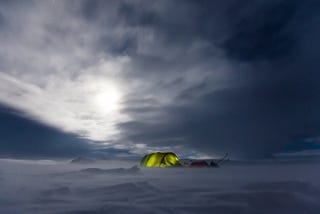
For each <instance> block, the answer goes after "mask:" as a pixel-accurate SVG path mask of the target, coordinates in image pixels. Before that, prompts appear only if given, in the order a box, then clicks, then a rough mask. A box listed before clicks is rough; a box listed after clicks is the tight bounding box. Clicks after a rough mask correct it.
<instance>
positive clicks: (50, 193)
mask: <svg viewBox="0 0 320 214" xmlns="http://www.w3.org/2000/svg"><path fill="white" fill-rule="evenodd" d="M135 164H137V162H134V161H98V162H95V163H92V164H72V163H69V162H68V161H30V160H29V161H17V160H0V190H1V194H0V213H57V214H58V213H59V214H60V213H61V214H62V213H112V214H115V213H122V214H123V213H156V214H160V213H263V214H264V213H266V214H267V213H268V214H269V213H273V214H274V213H282V214H284V213H290V214H292V213H293V214H294V213H308V214H309V213H314V214H316V213H320V203H319V201H320V181H319V178H320V171H319V169H320V168H319V166H320V165H319V163H316V162H313V163H312V162H309V163H290V162H289V163H274V162H261V163H254V164H253V163H228V164H226V165H224V166H222V167H221V168H202V169H194V168H175V169H140V168H137V167H135V166H134V165H135Z"/></svg>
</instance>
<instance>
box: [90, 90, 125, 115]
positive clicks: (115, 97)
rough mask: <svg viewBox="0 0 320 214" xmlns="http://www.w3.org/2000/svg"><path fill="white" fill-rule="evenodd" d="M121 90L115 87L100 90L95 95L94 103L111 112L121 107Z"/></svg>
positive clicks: (103, 110) (105, 111)
mask: <svg viewBox="0 0 320 214" xmlns="http://www.w3.org/2000/svg"><path fill="white" fill-rule="evenodd" d="M120 97H121V96H120V92H119V91H118V90H117V89H116V88H115V87H112V86H110V87H106V88H104V89H102V90H99V91H98V92H97V94H96V95H95V97H94V104H95V105H96V106H97V107H98V109H99V110H100V111H101V112H104V113H110V112H113V111H115V110H118V108H119V102H120Z"/></svg>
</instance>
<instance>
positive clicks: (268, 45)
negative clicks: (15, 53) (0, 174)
mask: <svg viewBox="0 0 320 214" xmlns="http://www.w3.org/2000/svg"><path fill="white" fill-rule="evenodd" d="M13 5H14V4H13ZM42 6H43V5H42ZM30 7H31V6H30ZM43 7H44V6H43ZM50 7H51V6H50ZM60 7H63V8H64V10H63V11H66V12H67V13H70V14H71V15H70V17H72V18H74V19H76V20H81V22H76V24H74V23H73V22H71V21H70V20H72V19H70V20H69V19H68V21H70V23H71V24H70V25H72V24H74V26H81V28H79V29H78V28H76V29H73V30H70V28H69V26H64V28H62V29H60V28H59V26H60V25H57V23H56V22H52V23H49V24H48V23H46V25H45V26H46V27H47V28H48V29H46V32H50V35H51V36H53V38H69V39H70V38H73V37H74V36H75V34H77V35H86V33H87V32H83V29H85V30H88V31H90V32H94V33H92V35H91V34H90V36H87V37H85V36H84V37H81V38H79V43H75V44H79V45H80V46H81V45H82V44H84V46H85V47H86V48H87V47H89V48H88V49H84V50H89V54H88V55H90V57H86V59H82V60H78V61H77V62H78V63H79V65H82V64H81V63H83V61H86V63H84V64H88V65H92V64H95V62H96V61H95V60H96V59H95V57H94V56H95V55H97V56H103V57H105V56H106V58H111V59H113V58H112V57H114V59H116V57H119V56H120V57H127V59H128V62H127V64H125V66H123V67H124V68H123V71H122V70H121V72H119V74H117V75H116V76H117V78H119V79H121V82H122V83H123V85H122V86H119V88H121V87H123V88H125V89H126V91H127V92H128V93H127V94H126V96H125V97H124V100H123V104H124V105H123V109H122V113H124V114H126V115H127V116H129V117H128V118H130V120H129V121H125V122H120V123H117V122H118V121H115V123H117V124H116V125H117V127H118V128H119V129H120V131H121V135H120V139H119V142H116V143H115V144H117V145H120V144H121V148H124V145H123V144H126V143H129V144H130V146H132V144H136V145H137V144H139V145H140V146H141V144H146V145H147V146H149V147H151V148H153V147H156V148H160V147H165V148H168V147H169V148H170V146H172V148H173V147H176V146H181V147H183V148H185V149H190V150H193V151H199V152H203V153H207V154H222V153H225V152H229V153H230V154H231V155H232V157H246V158H248V157H251V158H262V157H270V156H272V154H274V153H278V152H286V151H289V150H290V148H301V149H303V148H305V147H304V146H302V143H303V142H304V140H303V139H307V138H317V137H318V136H319V135H320V131H319V127H320V120H319V119H318V118H319V112H318V109H319V108H320V101H319V100H320V87H319V84H318V80H319V79H320V74H319V72H318V70H319V60H320V58H319V54H318V52H319V51H318V50H319V49H320V42H319V38H320V30H319V27H318V26H319V18H320V16H319V13H318V10H317V8H319V3H318V2H317V1H312V0H310V1H296V0H294V1H284V0H272V1H249V0H246V1H237V0H228V1H211V0H203V1H179V0H177V1H171V0H167V1H166V0H164V1H116V2H115V1H96V0H95V1H69V2H68V3H66V4H60ZM44 8H46V7H44ZM29 9H30V8H29ZM30 10H31V11H32V8H31V9H30ZM68 17H69V16H68ZM1 20H2V18H1V10H0V25H1ZM72 26H73V25H72ZM71 29H72V28H71ZM82 33H83V34H82ZM57 40H58V39H52V38H51V40H49V41H57ZM46 41H47V40H46ZM59 41H60V40H59ZM66 41H69V40H67V39H66ZM70 41H73V40H72V39H70ZM45 44H48V43H45ZM53 44H55V43H53ZM68 44H69V43H68ZM50 47H51V46H50ZM84 52H85V51H84ZM102 53H103V54H105V56H104V55H103V54H102ZM69 55H70V54H68V56H69ZM91 55H93V57H92V58H91ZM0 60H1V59H0ZM87 61H88V62H87ZM106 61H107V60H106ZM115 67H117V66H115ZM120 67H122V64H121V65H120ZM112 69H113V67H112ZM112 69H111V70H112ZM29 70H31V69H29ZM92 70H94V69H92ZM1 117H3V119H4V120H5V121H7V123H8V124H9V126H5V125H2V126H1V127H0V128H1V130H7V131H4V132H1V134H2V136H1V139H6V140H7V141H4V142H5V143H4V144H3V149H2V150H1V151H2V153H3V154H15V151H16V153H17V154H32V153H33V154H46V155H53V153H55V154H61V155H63V154H64V155H70V153H69V152H72V154H75V153H82V152H84V153H85V152H87V150H90V149H91V148H90V146H89V144H87V143H85V142H83V140H81V139H79V138H77V137H76V136H73V135H69V134H65V133H61V132H58V131H57V130H52V129H51V128H46V127H43V126H39V125H37V124H36V123H34V122H31V121H26V120H25V119H22V118H19V117H15V116H13V115H11V114H7V113H5V114H4V113H2V116H1ZM23 124H25V125H23ZM22 125H23V126H22ZM94 127H95V126H94ZM17 130H21V131H20V132H21V135H15V133H17ZM32 133H37V134H36V135H34V134H32ZM30 135H32V136H30ZM20 136H21V137H20ZM22 136H23V137H22ZM22 138H23V139H26V140H27V141H29V144H28V145H30V146H26V144H22V143H21V142H27V141H23V140H22ZM10 139H11V140H10ZM28 139H29V140H28ZM67 139H69V140H67ZM43 141H45V142H46V143H43V144H42V143H41V142H43ZM57 141H58V142H61V143H59V144H57V143H54V142H57ZM66 141H68V143H65V142H66ZM11 142H13V143H11ZM18 142H20V143H18ZM129 144H128V145H129ZM300 145H301V146H300ZM63 148H67V149H63ZM110 148H112V146H110ZM308 148H309V147H308ZM131 149H132V150H134V149H135V148H134V147H132V148H131ZM116 150H117V149H115V151H114V152H116V153H117V152H118V151H116ZM53 151H56V152H53ZM101 152H106V151H105V150H104V149H102V150H101ZM110 152H111V153H112V154H113V150H110ZM121 152H122V153H123V155H131V154H132V153H131V152H132V151H130V148H128V149H127V150H123V151H122V150H121ZM109 155H110V154H109Z"/></svg>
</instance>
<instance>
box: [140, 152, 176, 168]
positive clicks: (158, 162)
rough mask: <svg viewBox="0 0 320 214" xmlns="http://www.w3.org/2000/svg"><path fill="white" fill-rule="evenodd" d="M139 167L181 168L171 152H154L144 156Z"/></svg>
mask: <svg viewBox="0 0 320 214" xmlns="http://www.w3.org/2000/svg"><path fill="white" fill-rule="evenodd" d="M140 166H141V167H148V168H149V167H175V166H181V163H180V161H179V158H178V157H177V155H176V154H174V153H172V152H154V153H151V154H148V155H145V156H144V157H143V158H142V159H141V161H140Z"/></svg>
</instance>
